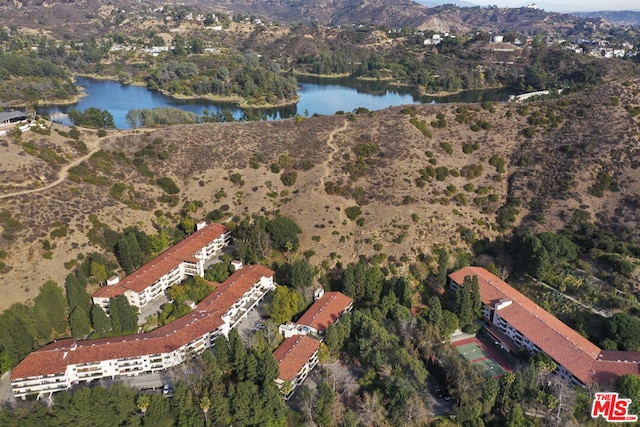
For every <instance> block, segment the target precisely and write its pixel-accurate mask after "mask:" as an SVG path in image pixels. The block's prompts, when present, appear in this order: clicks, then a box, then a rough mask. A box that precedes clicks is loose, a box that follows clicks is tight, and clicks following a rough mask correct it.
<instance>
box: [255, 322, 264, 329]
mask: <svg viewBox="0 0 640 427" xmlns="http://www.w3.org/2000/svg"><path fill="white" fill-rule="evenodd" d="M265 328H266V326H265V324H264V323H262V322H256V329H265Z"/></svg>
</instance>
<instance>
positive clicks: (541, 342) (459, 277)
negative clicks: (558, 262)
mask: <svg viewBox="0 0 640 427" xmlns="http://www.w3.org/2000/svg"><path fill="white" fill-rule="evenodd" d="M466 276H477V277H478V284H479V285H480V295H481V297H482V302H483V303H484V304H485V305H487V306H489V307H491V308H495V304H496V303H497V302H498V301H500V300H511V301H512V304H510V305H508V306H506V307H504V308H501V309H500V310H498V311H497V313H498V314H499V315H500V317H502V318H504V319H505V320H506V321H507V322H508V323H510V324H511V325H512V326H513V327H514V328H516V329H517V330H518V331H520V332H521V333H522V334H523V335H524V336H526V337H527V338H528V339H529V341H531V342H532V343H533V344H535V345H536V346H537V347H538V348H539V349H541V350H542V351H544V352H545V353H547V354H548V355H549V356H551V357H552V358H553V359H554V360H555V361H556V362H558V363H559V364H560V365H562V366H564V367H565V368H566V369H567V370H568V371H569V372H571V373H572V374H573V375H575V376H576V377H577V378H578V379H579V380H580V381H582V382H583V383H585V384H590V383H591V382H593V378H592V372H591V370H592V368H593V364H594V362H595V361H596V359H597V358H598V354H599V353H600V348H599V347H598V346H597V345H595V344H593V343H592V342H590V341H589V340H588V339H586V338H585V337H583V336H582V335H580V334H579V333H577V332H576V331H574V330H573V329H571V328H570V327H569V326H567V325H566V324H564V323H563V322H562V321H560V320H559V319H558V318H556V317H555V316H553V315H551V314H550V313H548V312H547V311H545V310H544V309H542V308H541V307H540V306H538V305H537V304H536V303H534V302H533V301H531V300H530V299H529V298H527V297H525V296H524V295H523V294H521V293H520V292H518V291H517V290H516V289H514V288H512V287H511V286H509V285H508V284H506V283H505V282H504V281H502V280H501V279H500V278H498V277H497V276H496V275H494V274H492V273H491V272H489V271H487V270H485V269H484V268H481V267H465V268H463V269H461V270H458V271H456V272H454V273H452V274H450V275H449V277H450V278H451V279H452V280H453V281H454V282H456V283H458V284H462V283H463V282H464V278H465V277H466Z"/></svg>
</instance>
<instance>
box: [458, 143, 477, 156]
mask: <svg viewBox="0 0 640 427" xmlns="http://www.w3.org/2000/svg"><path fill="white" fill-rule="evenodd" d="M479 148H480V146H479V145H478V144H476V143H475V142H473V143H471V142H468V143H466V144H464V145H463V146H462V152H463V153H464V154H471V153H473V152H474V151H476V150H478V149H479Z"/></svg>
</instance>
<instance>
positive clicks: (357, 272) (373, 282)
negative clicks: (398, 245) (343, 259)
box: [342, 261, 384, 306]
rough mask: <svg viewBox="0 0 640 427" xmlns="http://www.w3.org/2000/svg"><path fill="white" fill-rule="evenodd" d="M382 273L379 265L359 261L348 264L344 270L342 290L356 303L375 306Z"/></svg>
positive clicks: (380, 288)
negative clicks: (369, 264)
mask: <svg viewBox="0 0 640 427" xmlns="http://www.w3.org/2000/svg"><path fill="white" fill-rule="evenodd" d="M383 284H384V275H383V274H382V271H381V270H380V267H378V266H376V265H374V266H371V267H368V264H367V263H365V262H363V261H360V262H358V263H357V264H349V265H348V266H347V268H346V269H345V271H344V275H343V279H342V291H343V292H344V293H345V294H347V295H349V296H350V297H352V298H354V299H355V300H356V302H357V303H358V304H363V305H365V306H375V305H377V304H378V302H379V301H380V296H381V294H382V288H383Z"/></svg>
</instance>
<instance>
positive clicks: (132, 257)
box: [116, 232, 145, 274]
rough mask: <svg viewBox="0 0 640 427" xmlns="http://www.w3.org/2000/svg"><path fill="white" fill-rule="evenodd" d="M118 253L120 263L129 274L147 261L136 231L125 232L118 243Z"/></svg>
mask: <svg viewBox="0 0 640 427" xmlns="http://www.w3.org/2000/svg"><path fill="white" fill-rule="evenodd" d="M116 255H117V256H118V260H119V261H120V265H121V266H122V268H123V269H124V270H125V271H126V273H127V274H131V273H133V272H134V271H135V270H136V269H137V268H140V267H142V265H143V264H144V261H145V257H144V253H143V252H142V249H141V248H140V244H139V243H138V238H137V236H136V234H135V233H133V232H130V233H127V234H125V235H124V236H122V237H121V238H120V240H118V243H117V244H116Z"/></svg>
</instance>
